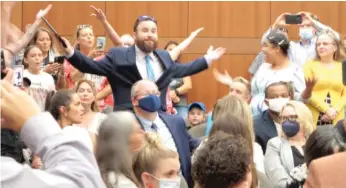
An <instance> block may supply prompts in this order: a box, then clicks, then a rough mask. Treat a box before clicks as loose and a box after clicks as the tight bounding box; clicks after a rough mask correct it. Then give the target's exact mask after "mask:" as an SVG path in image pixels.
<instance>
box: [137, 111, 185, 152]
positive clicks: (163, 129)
mask: <svg viewBox="0 0 346 188" xmlns="http://www.w3.org/2000/svg"><path fill="white" fill-rule="evenodd" d="M137 117H138V119H139V121H140V122H141V124H142V125H143V128H144V130H145V132H156V130H154V129H153V128H151V126H152V124H153V123H155V124H156V126H157V133H158V134H159V135H160V138H161V139H162V143H163V144H164V145H165V146H166V147H167V148H169V149H171V150H173V151H178V150H177V146H176V145H175V142H174V139H173V136H172V134H171V132H170V131H169V129H168V128H167V126H166V124H165V122H164V121H163V120H162V119H161V118H160V116H159V114H157V115H156V117H155V119H154V121H149V120H147V119H145V118H143V117H141V116H139V115H137Z"/></svg>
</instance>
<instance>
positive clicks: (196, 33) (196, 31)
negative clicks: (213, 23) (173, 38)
mask: <svg viewBox="0 0 346 188" xmlns="http://www.w3.org/2000/svg"><path fill="white" fill-rule="evenodd" d="M203 30H204V27H200V28H198V29H196V30H195V31H193V32H191V34H190V36H192V37H196V36H197V35H198V33H200V32H201V31H203Z"/></svg>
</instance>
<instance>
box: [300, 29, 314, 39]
mask: <svg viewBox="0 0 346 188" xmlns="http://www.w3.org/2000/svg"><path fill="white" fill-rule="evenodd" d="M299 36H300V38H301V39H302V40H311V39H312V37H313V36H314V34H313V28H300V29H299Z"/></svg>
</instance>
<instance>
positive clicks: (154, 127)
mask: <svg viewBox="0 0 346 188" xmlns="http://www.w3.org/2000/svg"><path fill="white" fill-rule="evenodd" d="M151 129H153V130H154V131H155V132H157V130H158V127H157V125H156V124H155V123H153V124H151Z"/></svg>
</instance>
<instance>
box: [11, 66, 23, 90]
mask: <svg viewBox="0 0 346 188" xmlns="http://www.w3.org/2000/svg"><path fill="white" fill-rule="evenodd" d="M23 70H24V66H23V65H15V66H14V67H13V85H14V86H17V87H22V86H23Z"/></svg>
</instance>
